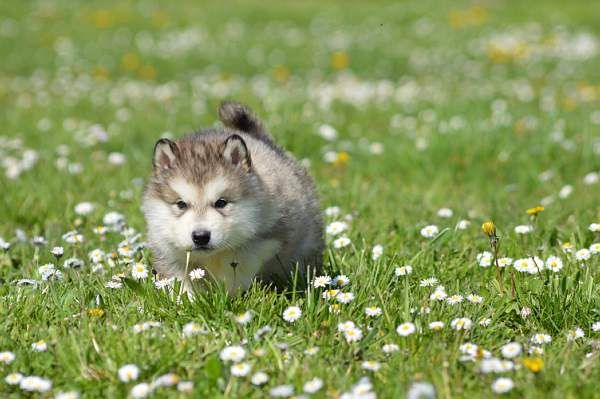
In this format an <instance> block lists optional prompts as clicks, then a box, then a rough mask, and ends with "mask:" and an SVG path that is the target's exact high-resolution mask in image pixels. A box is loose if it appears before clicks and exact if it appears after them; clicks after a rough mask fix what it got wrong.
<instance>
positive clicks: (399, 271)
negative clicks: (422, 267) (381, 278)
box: [394, 265, 413, 277]
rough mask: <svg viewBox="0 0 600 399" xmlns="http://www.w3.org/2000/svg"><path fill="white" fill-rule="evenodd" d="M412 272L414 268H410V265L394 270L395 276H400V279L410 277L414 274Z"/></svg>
mask: <svg viewBox="0 0 600 399" xmlns="http://www.w3.org/2000/svg"><path fill="white" fill-rule="evenodd" d="M412 271H413V268H412V266H410V265H406V266H400V267H397V268H396V269H395V270H394V274H395V275H396V276H398V277H400V276H408V275H409V274H411V273H412Z"/></svg>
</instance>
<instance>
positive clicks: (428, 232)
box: [421, 224, 440, 238]
mask: <svg viewBox="0 0 600 399" xmlns="http://www.w3.org/2000/svg"><path fill="white" fill-rule="evenodd" d="M439 232H440V229H439V228H438V227H437V226H436V225H434V224H431V225H429V226H425V227H423V228H422V229H421V235H422V236H423V237H425V238H433V237H435V236H436V235H438V233H439Z"/></svg>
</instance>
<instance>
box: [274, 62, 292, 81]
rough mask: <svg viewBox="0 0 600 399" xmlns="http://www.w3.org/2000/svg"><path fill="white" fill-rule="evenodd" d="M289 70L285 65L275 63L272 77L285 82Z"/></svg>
mask: <svg viewBox="0 0 600 399" xmlns="http://www.w3.org/2000/svg"><path fill="white" fill-rule="evenodd" d="M290 75H291V73H290V70H289V69H288V68H287V67H286V66H285V65H277V66H276V67H275V68H274V69H273V77H274V78H275V80H277V81H278V82H286V81H287V80H288V79H289V78H290Z"/></svg>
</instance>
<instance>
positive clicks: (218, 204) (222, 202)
mask: <svg viewBox="0 0 600 399" xmlns="http://www.w3.org/2000/svg"><path fill="white" fill-rule="evenodd" d="M227 204H228V202H227V200H226V199H225V198H219V199H218V200H217V201H216V202H215V208H225V207H226V206H227Z"/></svg>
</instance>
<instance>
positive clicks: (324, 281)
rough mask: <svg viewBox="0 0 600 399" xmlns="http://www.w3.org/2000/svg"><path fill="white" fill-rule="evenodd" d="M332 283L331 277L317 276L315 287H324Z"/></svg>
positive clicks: (314, 282)
mask: <svg viewBox="0 0 600 399" xmlns="http://www.w3.org/2000/svg"><path fill="white" fill-rule="evenodd" d="M329 284H331V277H329V276H327V275H325V276H317V277H315V278H314V280H313V287H315V288H324V287H327V286H328V285H329Z"/></svg>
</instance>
